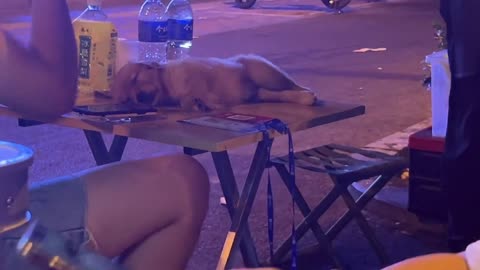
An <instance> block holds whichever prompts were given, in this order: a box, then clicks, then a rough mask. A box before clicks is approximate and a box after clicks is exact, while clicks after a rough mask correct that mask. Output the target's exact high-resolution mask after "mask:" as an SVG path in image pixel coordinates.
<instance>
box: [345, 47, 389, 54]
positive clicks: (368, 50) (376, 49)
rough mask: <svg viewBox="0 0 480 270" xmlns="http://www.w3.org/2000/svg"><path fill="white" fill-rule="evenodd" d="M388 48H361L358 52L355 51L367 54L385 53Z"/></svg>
mask: <svg viewBox="0 0 480 270" xmlns="http://www.w3.org/2000/svg"><path fill="white" fill-rule="evenodd" d="M386 50H387V48H361V49H358V50H353V52H354V53H366V52H384V51H386Z"/></svg>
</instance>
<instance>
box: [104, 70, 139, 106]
mask: <svg viewBox="0 0 480 270" xmlns="http://www.w3.org/2000/svg"><path fill="white" fill-rule="evenodd" d="M141 69H142V66H141V64H135V63H129V64H127V65H125V66H123V67H122V68H121V69H120V70H119V71H118V73H117V74H115V79H114V80H113V84H112V89H111V90H112V96H113V98H114V99H115V101H117V102H126V101H128V100H129V99H130V98H131V96H132V92H136V91H137V90H136V81H137V77H138V74H139V72H140V71H141Z"/></svg>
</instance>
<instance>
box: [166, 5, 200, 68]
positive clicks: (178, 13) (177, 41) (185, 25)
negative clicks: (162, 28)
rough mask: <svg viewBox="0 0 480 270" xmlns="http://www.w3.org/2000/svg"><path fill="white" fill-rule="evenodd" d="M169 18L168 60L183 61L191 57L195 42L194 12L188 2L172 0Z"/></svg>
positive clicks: (168, 11) (168, 13)
mask: <svg viewBox="0 0 480 270" xmlns="http://www.w3.org/2000/svg"><path fill="white" fill-rule="evenodd" d="M166 14H167V17H168V40H167V60H177V59H183V58H186V57H188V56H189V55H190V50H191V47H192V40H193V11H192V6H191V5H190V2H189V1H188V0H171V2H170V3H169V4H168V6H167V11H166Z"/></svg>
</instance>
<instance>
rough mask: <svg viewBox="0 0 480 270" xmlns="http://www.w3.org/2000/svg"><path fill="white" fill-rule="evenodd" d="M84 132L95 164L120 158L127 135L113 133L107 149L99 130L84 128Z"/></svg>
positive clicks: (106, 162) (102, 163)
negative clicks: (113, 135)
mask: <svg viewBox="0 0 480 270" xmlns="http://www.w3.org/2000/svg"><path fill="white" fill-rule="evenodd" d="M84 133H85V137H86V138H87V141H88V145H89V146H90V150H91V151H92V154H93V157H94V158H95V161H96V162H97V165H104V164H108V163H112V162H117V161H120V160H121V159H122V155H123V151H124V150H125V146H126V145H127V141H128V137H125V136H118V135H115V137H114V138H113V142H112V144H111V145H110V148H109V149H107V146H106V145H105V140H104V139H103V137H102V134H101V133H100V132H98V131H91V130H84Z"/></svg>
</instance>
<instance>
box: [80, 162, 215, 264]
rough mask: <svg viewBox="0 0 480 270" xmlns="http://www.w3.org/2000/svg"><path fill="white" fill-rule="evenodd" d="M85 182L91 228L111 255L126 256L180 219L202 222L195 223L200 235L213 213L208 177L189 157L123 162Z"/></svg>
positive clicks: (93, 172)
mask: <svg viewBox="0 0 480 270" xmlns="http://www.w3.org/2000/svg"><path fill="white" fill-rule="evenodd" d="M81 177H82V178H83V179H85V182H86V189H87V201H88V210H87V216H86V219H87V220H86V223H87V227H88V229H89V230H90V232H91V233H92V235H93V237H94V239H95V241H96V243H97V249H98V251H99V252H100V253H102V254H103V255H106V256H110V257H116V256H119V255H121V254H122V253H124V252H125V251H127V250H128V249H131V248H132V247H134V246H135V245H137V244H140V243H141V242H142V241H143V240H145V239H146V238H148V237H149V236H150V235H151V234H154V233H156V232H158V231H159V230H161V229H162V228H164V227H168V226H169V225H171V224H173V223H175V222H176V220H177V219H179V218H180V217H182V218H185V217H187V218H189V219H191V220H192V222H197V223H200V224H193V225H198V226H193V227H195V228H198V230H200V229H199V228H200V227H201V222H202V220H203V217H204V215H205V213H206V211H207V209H208V194H209V182H208V176H207V175H206V173H205V170H204V169H203V167H202V166H201V165H200V164H199V163H198V162H197V161H195V160H194V159H193V158H191V157H189V156H185V155H176V156H165V157H158V158H151V159H146V160H138V161H128V162H120V163H116V164H111V165H107V166H103V167H99V168H96V169H94V170H91V171H88V172H85V173H83V174H82V175H81ZM198 233H199V232H198Z"/></svg>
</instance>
